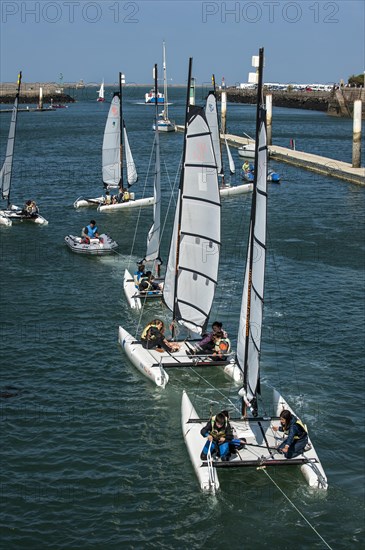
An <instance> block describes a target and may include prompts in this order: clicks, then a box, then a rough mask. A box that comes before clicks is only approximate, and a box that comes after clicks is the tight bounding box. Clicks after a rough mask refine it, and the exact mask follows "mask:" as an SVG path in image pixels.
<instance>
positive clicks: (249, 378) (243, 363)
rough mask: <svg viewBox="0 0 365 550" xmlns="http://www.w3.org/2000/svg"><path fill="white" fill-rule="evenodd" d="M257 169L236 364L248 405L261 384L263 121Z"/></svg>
mask: <svg viewBox="0 0 365 550" xmlns="http://www.w3.org/2000/svg"><path fill="white" fill-rule="evenodd" d="M261 112H262V114H263V116H264V110H263V109H261ZM256 165H257V166H258V169H257V184H256V186H255V188H254V197H253V201H254V207H253V211H252V213H251V223H250V235H249V245H248V251H247V261H246V271H245V279H244V285H243V296H242V307H241V317H240V325H239V332H238V342H237V360H238V363H239V365H240V367H241V368H242V369H244V386H245V390H246V396H247V399H248V401H251V399H253V398H254V397H255V395H256V392H257V389H258V388H259V383H260V372H259V370H260V369H259V366H260V365H259V361H260V349H261V329H262V315H263V306H264V278H265V259H266V211H267V145H266V127H265V121H264V120H262V118H261V121H260V130H259V150H258V162H257V163H256ZM252 232H253V235H252ZM252 249H253V250H252ZM251 256H252V258H251ZM246 348H247V349H246Z"/></svg>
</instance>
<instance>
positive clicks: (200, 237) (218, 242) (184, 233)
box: [181, 231, 221, 246]
mask: <svg viewBox="0 0 365 550" xmlns="http://www.w3.org/2000/svg"><path fill="white" fill-rule="evenodd" d="M181 235H182V236H183V235H185V236H186V237H195V238H198V239H202V240H204V241H208V242H212V243H214V244H218V245H219V246H220V245H221V242H220V241H216V240H215V239H212V238H210V237H209V238H208V237H206V236H205V235H198V234H197V233H188V232H187V231H181Z"/></svg>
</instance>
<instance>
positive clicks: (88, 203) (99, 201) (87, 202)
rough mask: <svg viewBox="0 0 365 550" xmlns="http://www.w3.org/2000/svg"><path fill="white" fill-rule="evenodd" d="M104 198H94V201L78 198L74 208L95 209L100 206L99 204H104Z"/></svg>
mask: <svg viewBox="0 0 365 550" xmlns="http://www.w3.org/2000/svg"><path fill="white" fill-rule="evenodd" d="M104 202H105V198H104V197H103V196H101V197H96V198H95V199H84V198H83V197H79V198H78V199H76V200H75V202H74V208H85V207H86V208H87V207H88V208H92V207H94V208H97V207H98V206H100V204H104Z"/></svg>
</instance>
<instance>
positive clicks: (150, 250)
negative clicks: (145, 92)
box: [144, 64, 162, 276]
mask: <svg viewBox="0 0 365 550" xmlns="http://www.w3.org/2000/svg"><path fill="white" fill-rule="evenodd" d="M153 74H154V84H155V94H157V64H155V66H154V71H153ZM156 97H157V95H156ZM157 123H158V103H157V101H156V102H155V174H154V185H153V187H154V204H153V223H152V226H151V228H150V230H149V232H148V236H147V251H146V256H145V258H144V260H145V261H147V262H148V261H155V271H156V274H157V276H159V275H160V265H161V263H162V261H161V258H160V227H161V222H160V220H161V216H160V212H161V168H160V136H159V131H158V125H157Z"/></svg>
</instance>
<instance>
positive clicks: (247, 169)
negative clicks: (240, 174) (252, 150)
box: [242, 160, 251, 172]
mask: <svg viewBox="0 0 365 550" xmlns="http://www.w3.org/2000/svg"><path fill="white" fill-rule="evenodd" d="M242 170H243V171H244V172H250V171H251V167H250V163H249V162H248V160H245V162H244V163H243V164H242Z"/></svg>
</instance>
